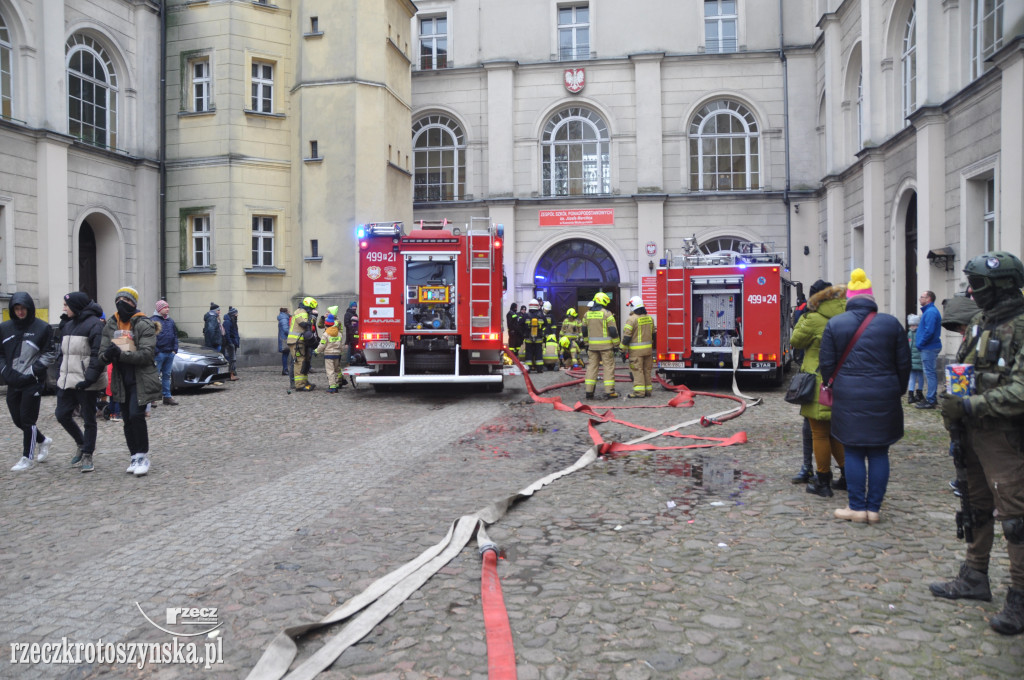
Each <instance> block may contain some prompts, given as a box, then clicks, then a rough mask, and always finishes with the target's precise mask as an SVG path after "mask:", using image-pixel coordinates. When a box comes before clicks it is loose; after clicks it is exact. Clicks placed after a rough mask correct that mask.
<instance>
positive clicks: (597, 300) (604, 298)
mask: <svg viewBox="0 0 1024 680" xmlns="http://www.w3.org/2000/svg"><path fill="white" fill-rule="evenodd" d="M611 303H612V299H611V298H610V297H608V293H603V292H602V293H598V294H597V295H595V296H594V304H595V305H601V306H602V307H607V306H608V305H610V304H611Z"/></svg>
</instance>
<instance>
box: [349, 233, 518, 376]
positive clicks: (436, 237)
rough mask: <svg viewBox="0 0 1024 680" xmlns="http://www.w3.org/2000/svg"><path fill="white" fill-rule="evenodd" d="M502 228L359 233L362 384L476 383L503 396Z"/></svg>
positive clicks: (359, 342) (359, 346)
mask: <svg viewBox="0 0 1024 680" xmlns="http://www.w3.org/2000/svg"><path fill="white" fill-rule="evenodd" d="M501 232H502V229H501V227H500V226H495V225H491V224H490V222H489V220H487V219H486V218H472V220H471V223H470V225H467V227H466V229H465V230H464V231H463V230H460V229H459V228H458V227H452V226H451V225H449V224H448V222H447V221H444V222H437V223H426V222H419V223H418V224H417V228H416V229H413V230H412V231H410V233H408V234H406V233H405V227H404V225H403V223H401V222H378V223H373V224H365V225H360V226H359V227H358V229H357V236H358V241H359V340H358V345H357V346H358V348H359V349H360V350H362V352H363V356H364V357H365V359H366V364H367V367H368V368H369V370H368V371H367V372H363V373H356V374H355V375H354V376H353V377H354V378H355V382H356V384H364V383H365V384H369V385H373V386H374V389H376V390H378V391H380V390H383V389H387V387H389V386H392V385H399V384H413V383H474V384H481V385H485V386H487V387H488V388H489V389H490V390H492V391H501V390H502V388H503V383H502V371H501V368H502V358H501V354H502V329H501V322H502V310H501V298H502V293H503V291H504V275H503V269H502V237H503V234H502V233H501Z"/></svg>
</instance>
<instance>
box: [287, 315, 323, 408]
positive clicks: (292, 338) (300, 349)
mask: <svg viewBox="0 0 1024 680" xmlns="http://www.w3.org/2000/svg"><path fill="white" fill-rule="evenodd" d="M316 307H317V302H316V299H315V298H312V297H309V296H307V297H304V298H302V303H301V304H300V305H299V306H298V308H297V309H296V310H295V311H294V312H292V326H291V328H290V329H289V330H288V348H289V349H290V350H291V353H292V371H293V373H294V377H293V379H292V380H293V386H294V387H295V390H296V391H297V392H308V391H310V390H311V389H313V388H314V387H316V385H313V384H312V383H310V382H309V378H308V375H309V362H310V359H311V356H312V354H313V349H314V348H315V347H316V346H317V345H318V344H319V343H320V339H319V338H318V337H317V334H316ZM296 365H297V366H298V370H296Z"/></svg>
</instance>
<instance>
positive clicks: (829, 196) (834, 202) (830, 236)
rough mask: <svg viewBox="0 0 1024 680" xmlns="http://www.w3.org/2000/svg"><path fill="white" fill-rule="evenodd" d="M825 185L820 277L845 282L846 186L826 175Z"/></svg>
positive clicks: (833, 281) (835, 178)
mask: <svg viewBox="0 0 1024 680" xmlns="http://www.w3.org/2000/svg"><path fill="white" fill-rule="evenodd" d="M823 183H824V185H825V239H826V243H825V271H824V272H822V278H824V279H825V280H826V281H831V282H832V283H835V284H840V283H846V267H845V266H844V265H843V234H844V233H845V232H846V229H845V225H844V224H843V216H844V214H845V206H846V188H845V187H844V186H843V183H842V182H841V181H840V180H839V179H838V178H837V177H826V178H825V179H824V182H823Z"/></svg>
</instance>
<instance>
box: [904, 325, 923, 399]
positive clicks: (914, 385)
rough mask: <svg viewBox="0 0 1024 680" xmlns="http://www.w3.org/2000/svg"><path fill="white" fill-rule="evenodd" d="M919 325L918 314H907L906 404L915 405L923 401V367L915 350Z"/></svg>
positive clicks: (919, 351) (919, 354)
mask: <svg viewBox="0 0 1024 680" xmlns="http://www.w3.org/2000/svg"><path fill="white" fill-rule="evenodd" d="M920 323H921V316H920V315H918V314H907V327H908V328H909V329H910V330H908V331H907V342H909V343H910V383H909V384H908V385H907V403H908V404H915V403H917V402H919V401H923V400H924V392H922V391H921V390H923V389H924V365H923V364H922V363H921V350H919V349H918V348H917V344H916V341H917V326H918V324H920Z"/></svg>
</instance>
